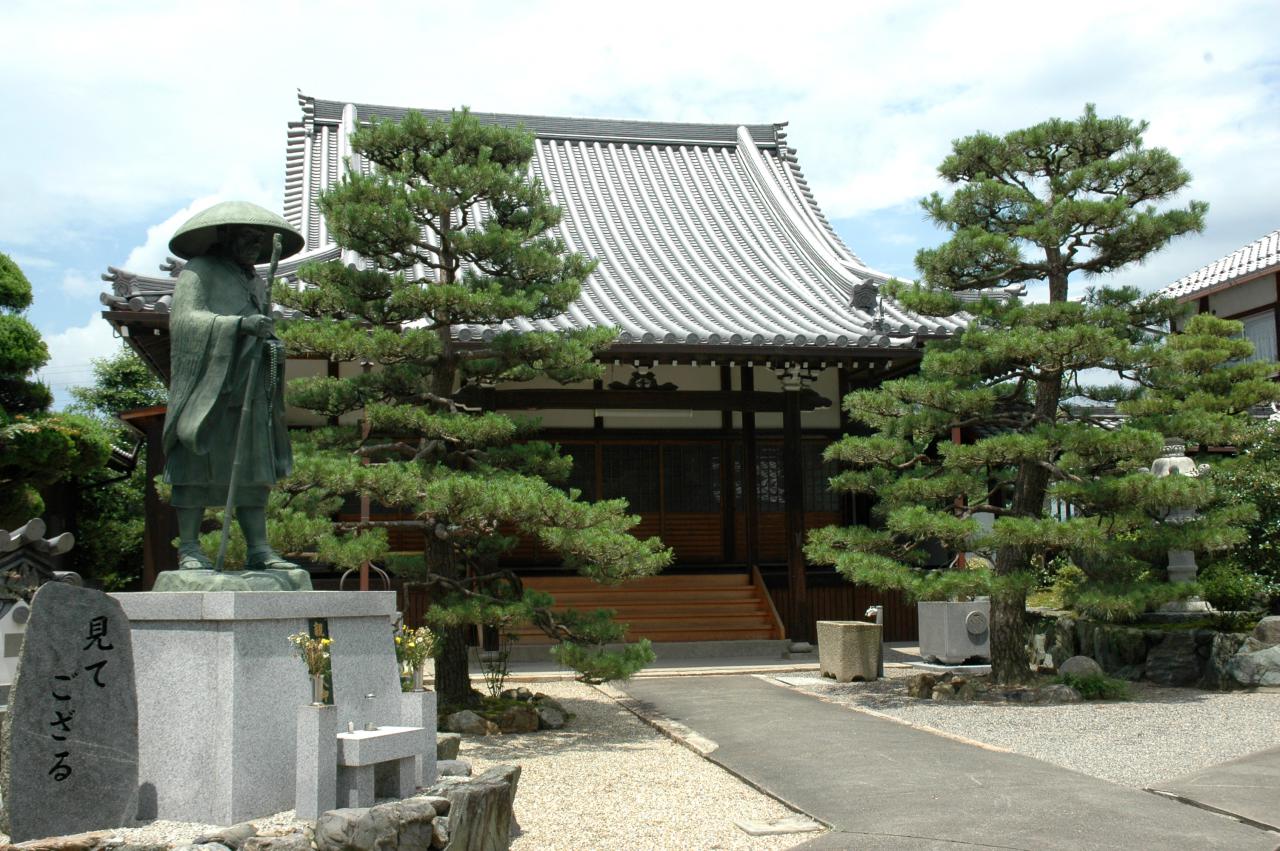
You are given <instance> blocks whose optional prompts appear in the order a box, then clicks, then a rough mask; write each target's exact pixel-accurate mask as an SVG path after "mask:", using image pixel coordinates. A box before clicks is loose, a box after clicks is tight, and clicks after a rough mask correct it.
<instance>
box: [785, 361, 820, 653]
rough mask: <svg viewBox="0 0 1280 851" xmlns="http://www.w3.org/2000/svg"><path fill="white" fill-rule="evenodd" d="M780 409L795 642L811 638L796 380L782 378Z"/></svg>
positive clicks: (791, 624)
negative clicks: (783, 392) (781, 406)
mask: <svg viewBox="0 0 1280 851" xmlns="http://www.w3.org/2000/svg"><path fill="white" fill-rule="evenodd" d="M782 389H783V390H784V391H786V396H785V402H784V407H783V409H782V489H783V498H784V500H785V502H786V505H787V513H786V534H787V588H788V590H789V592H790V597H791V607H790V608H791V612H790V617H789V618H788V621H789V623H788V624H787V633H788V634H789V635H790V636H792V638H794V639H795V640H797V641H812V640H813V638H814V636H813V623H812V622H811V619H810V617H809V590H808V587H807V583H806V582H805V575H804V572H805V561H804V454H803V446H802V444H801V441H800V382H799V380H798V379H797V380H794V381H789V380H784V381H783V384H782Z"/></svg>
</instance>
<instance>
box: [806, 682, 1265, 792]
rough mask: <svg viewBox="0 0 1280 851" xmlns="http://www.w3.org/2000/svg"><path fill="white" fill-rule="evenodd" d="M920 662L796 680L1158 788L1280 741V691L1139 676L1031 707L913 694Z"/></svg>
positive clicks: (918, 722)
mask: <svg viewBox="0 0 1280 851" xmlns="http://www.w3.org/2000/svg"><path fill="white" fill-rule="evenodd" d="M914 673H915V671H913V670H911V669H902V668H898V669H892V668H890V669H886V671H885V674H886V676H887V678H886V679H884V680H881V681H879V682H875V683H844V684H839V683H835V682H833V681H831V680H829V679H820V678H818V677H803V678H799V679H794V678H791V677H788V678H787V679H788V682H789V683H790V684H792V685H793V687H795V688H799V689H801V690H802V691H806V692H809V693H810V694H814V695H817V696H819V697H821V698H823V699H825V700H830V701H832V702H835V703H839V704H842V705H846V706H850V707H855V708H863V709H871V710H874V711H876V712H880V713H883V714H885V715H889V716H891V717H893V718H897V719H899V720H901V721H905V722H907V723H909V724H912V725H915V726H919V727H931V728H933V729H935V730H941V731H943V732H946V733H951V734H953V735H956V736H962V737H964V738H966V739H972V740H974V741H978V742H982V743H984V744H988V745H995V746H997V747H1001V748H1007V749H1008V750H1011V751H1014V752H1016V753H1020V754H1025V755H1027V756H1032V757H1035V758H1037V759H1042V760H1044V761H1045V762H1049V763H1052V764H1054V765H1060V766H1062V767H1064V768H1070V769H1072V770H1074V771H1079V772H1081V773H1082V774H1089V775H1092V776H1093V777H1100V778H1102V779H1104V780H1110V781H1113V782H1115V783H1122V784H1124V785H1126V786H1139V787H1143V786H1149V785H1151V784H1153V783H1156V782H1158V781H1164V780H1172V779H1173V778H1175V777H1179V776H1181V775H1183V774H1188V773H1190V772H1193V771H1198V770H1200V769H1202V768H1207V767H1208V766H1211V765H1216V764H1218V763H1221V762H1226V761H1227V760H1230V759H1235V758H1236V757H1241V756H1244V755H1246V754H1250V753H1253V752H1255V751H1260V750H1265V749H1267V748H1273V747H1277V746H1280V694H1277V693H1260V692H1259V693H1248V692H1226V693H1224V692H1210V691H1200V690H1198V689H1191V688H1164V687H1160V686H1155V685H1152V684H1150V683H1131V684H1130V685H1131V688H1130V695H1131V698H1132V699H1131V700H1128V701H1106V702H1095V703H1075V704H1057V705H1050V706H1024V705H1020V704H1001V703H974V704H965V703H958V702H947V703H934V702H933V701H931V700H917V699H915V698H910V697H907V694H906V678H907V677H908V676H910V675H912V674H914Z"/></svg>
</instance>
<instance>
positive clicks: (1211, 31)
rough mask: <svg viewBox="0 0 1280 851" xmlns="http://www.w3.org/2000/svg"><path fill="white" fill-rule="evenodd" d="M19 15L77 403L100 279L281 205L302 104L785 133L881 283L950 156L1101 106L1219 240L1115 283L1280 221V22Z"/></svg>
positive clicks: (897, 270)
mask: <svg viewBox="0 0 1280 851" xmlns="http://www.w3.org/2000/svg"><path fill="white" fill-rule="evenodd" d="M611 8H613V6H612V4H602V3H598V2H596V3H577V2H523V3H484V2H476V3H471V4H465V3H456V2H455V3H450V4H441V3H432V2H421V0H418V2H403V3H401V2H395V3H390V2H386V3H382V2H373V0H371V2H368V3H366V4H363V5H362V6H361V7H360V8H359V10H358V11H357V7H356V6H354V5H352V4H350V3H337V2H329V0H314V1H313V2H306V3H302V2H290V3H271V2H254V3H236V2H230V3H223V4H219V5H218V6H216V7H214V6H210V5H209V4H202V3H201V4H197V3H183V2H174V0H166V2H155V3H149V2H117V3H110V4H106V3H98V2H83V3H81V2H60V3H59V2H26V1H25V0H17V2H14V0H9V2H7V3H6V4H5V9H4V11H3V12H2V13H0V23H3V27H4V31H5V34H6V39H5V42H6V49H5V51H3V52H0V79H3V80H4V81H5V83H4V85H3V86H0V114H3V115H4V116H5V117H6V122H5V123H6V132H5V133H4V141H3V142H2V143H0V145H3V148H2V149H0V154H3V156H0V187H3V191H2V192H0V251H3V252H5V253H7V254H9V255H10V256H12V257H13V258H14V259H15V260H17V261H18V263H19V264H20V265H21V266H22V268H23V269H24V271H25V272H26V274H27V276H28V277H29V278H30V279H31V281H32V284H33V285H34V287H35V294H36V300H35V305H34V306H33V307H32V309H31V311H30V312H29V316H30V318H31V319H32V321H33V322H35V323H36V325H37V326H38V327H39V328H40V329H41V331H42V332H43V333H44V334H45V335H46V339H47V340H48V342H49V344H50V348H51V351H52V353H53V360H52V362H51V363H50V365H49V367H48V368H47V369H46V370H45V372H44V378H45V380H47V381H48V382H49V383H50V384H52V385H53V386H54V389H55V392H56V393H58V395H59V397H60V398H61V399H65V398H66V395H65V390H66V387H67V386H68V385H70V384H75V383H84V382H85V381H87V380H88V379H89V361H90V359H91V358H92V357H95V356H99V355H102V354H104V353H106V352H108V351H110V349H111V347H112V346H113V345H117V344H116V343H115V342H114V341H113V340H112V339H111V336H110V331H109V328H108V326H107V325H106V323H105V322H104V321H103V320H102V319H101V318H100V316H99V313H100V310H101V306H100V305H99V303H98V294H99V293H100V292H101V291H102V290H103V288H104V286H105V285H104V284H103V282H102V281H101V280H100V278H99V276H100V275H101V274H102V272H104V271H105V270H106V267H107V266H109V265H110V266H119V267H124V268H129V269H132V270H135V271H141V272H147V273H151V272H154V271H155V268H156V265H157V264H158V263H159V262H160V261H162V260H163V258H164V254H165V251H164V246H165V243H166V242H167V240H168V236H169V235H170V234H171V233H172V231H173V229H174V228H175V227H176V226H177V224H179V223H180V222H181V221H182V220H184V219H185V218H186V217H187V216H188V215H190V214H191V213H192V212H194V211H196V210H197V209H199V208H201V207H203V206H207V205H208V204H210V203H213V202H215V201H218V200H224V199H227V198H244V199H246V200H251V201H256V202H258V203H261V204H264V205H265V206H269V207H271V208H274V209H279V207H280V203H281V190H282V185H283V177H284V145H285V125H286V123H287V122H288V121H290V120H295V119H296V118H297V117H298V115H299V110H298V106H297V99H296V90H297V89H302V90H303V91H304V92H306V93H308V94H311V95H315V96H317V97H321V98H326V99H334V100H340V99H345V100H354V101H361V102H366V103H385V104H393V105H403V106H421V107H437V108H449V107H456V106H461V105H464V104H465V105H468V106H471V107H472V108H473V109H476V110H479V111H494V112H517V113H541V114H554V115H577V116H594V117H612V118H645V119H653V120H668V121H714V122H726V123H755V122H771V121H788V122H790V124H789V127H788V132H789V141H790V142H791V144H793V145H794V146H795V147H797V148H798V149H799V156H800V164H801V166H802V168H803V169H804V171H805V173H806V176H807V178H808V180H809V182H810V184H811V186H812V187H813V189H814V191H815V193H816V195H817V198H818V201H819V203H820V204H821V205H822V206H823V208H824V209H825V211H826V212H827V215H828V217H829V218H830V219H831V220H832V221H833V223H834V225H835V227H836V229H837V230H838V231H839V232H840V233H841V235H842V236H843V237H844V238H845V241H846V242H848V243H849V245H850V246H851V247H852V248H853V249H854V251H855V252H857V253H858V254H859V255H860V256H861V257H862V259H863V260H864V261H866V262H867V263H868V264H869V265H871V266H873V267H875V268H878V269H880V270H882V271H885V272H890V273H893V274H897V275H901V276H911V275H912V274H913V269H912V258H913V256H914V254H915V252H916V250H917V249H919V248H920V247H922V246H926V245H931V244H935V243H936V242H937V241H939V239H940V233H939V232H938V231H937V230H935V229H934V228H933V227H932V226H931V225H929V224H928V223H926V222H925V221H924V220H923V218H922V215H921V213H920V209H919V204H918V202H919V199H920V198H921V197H922V196H924V195H926V194H928V193H929V192H930V191H933V190H934V189H943V188H944V187H943V186H942V185H941V183H940V181H939V180H938V179H937V176H936V172H935V169H936V167H937V164H938V163H939V162H940V161H941V159H942V158H943V157H944V156H945V155H946V153H947V150H948V146H949V143H950V141H951V140H952V139H955V138H959V137H961V136H964V135H967V134H969V133H972V132H974V131H975V130H979V129H984V130H990V131H993V132H1004V131H1008V130H1011V129H1015V128H1017V127H1022V126H1026V125H1028V124H1032V123H1035V122H1038V121H1041V120H1044V119H1045V118H1048V117H1051V116H1062V117H1074V116H1077V115H1079V114H1080V112H1081V110H1082V108H1083V106H1084V104H1085V103H1086V102H1094V103H1096V104H1097V107H1098V110H1099V112H1100V113H1102V114H1104V115H1116V114H1120V115H1127V116H1130V117H1133V118H1141V119H1146V120H1147V121H1149V122H1150V129H1149V130H1148V132H1147V137H1146V138H1147V143H1148V145H1151V146H1156V145H1159V146H1163V147H1166V148H1168V149H1170V150H1171V151H1172V152H1173V153H1174V154H1176V155H1177V156H1179V157H1180V158H1181V159H1182V160H1183V162H1184V163H1185V165H1186V166H1187V168H1188V169H1189V170H1190V171H1191V172H1192V174H1193V176H1194V180H1193V183H1192V187H1191V190H1190V191H1189V192H1188V193H1186V196H1185V198H1184V199H1183V200H1184V201H1185V200H1186V199H1190V198H1198V199H1203V200H1206V201H1208V202H1209V203H1210V214H1209V221H1208V227H1207V229H1206V231H1205V233H1204V234H1202V235H1199V236H1194V237H1187V238H1184V239H1182V240H1180V241H1179V242H1177V243H1175V244H1174V245H1172V246H1170V247H1169V248H1168V249H1166V250H1165V251H1164V252H1162V253H1161V254H1160V255H1158V256H1156V257H1155V258H1152V259H1151V260H1150V261H1149V262H1148V263H1147V264H1145V265H1144V266H1142V267H1139V268H1136V269H1133V270H1129V271H1127V272H1126V273H1124V274H1123V275H1122V276H1121V277H1122V278H1123V280H1124V281H1126V282H1131V283H1135V284H1137V285H1139V286H1141V287H1143V288H1144V289H1154V288H1158V287H1160V286H1163V285H1165V284H1168V283H1171V282H1172V281H1174V280H1176V279H1177V278H1179V277H1181V276H1182V275H1184V274H1187V273H1188V272H1191V271H1193V270H1195V269H1197V268H1199V267H1200V266H1203V265H1205V264H1206V263H1209V262H1211V261H1213V260H1215V259H1217V258H1218V257H1220V256H1222V255H1223V254H1226V253H1229V252H1230V251H1233V250H1235V249H1236V248H1239V247H1240V246H1242V245H1245V244H1246V243H1249V242H1251V241H1253V240H1255V239H1257V238H1258V237H1260V236H1262V235H1263V234H1266V233H1268V232H1269V231H1271V230H1274V229H1275V228H1276V227H1280V203H1278V202H1277V199H1278V198H1280V165H1278V164H1277V152H1278V151H1280V51H1277V50H1276V46H1275V33H1276V32H1277V31H1278V30H1280V27H1277V24H1280V5H1278V4H1276V3H1275V2H1274V0H1270V2H1229V1H1228V2H1217V3H1213V4H1204V3H1182V2H1160V3H1139V2H1132V3H1120V4H1117V3H1114V2H1107V3H1095V2H1090V0H1083V2H1076V3H1072V4H1068V5H1054V6H1049V5H1047V4H1031V3H1025V2H1023V3H997V2H986V3H982V4H980V5H979V4H956V3H942V2H938V3H924V2H899V3H892V4H888V3H880V4H874V5H871V4H864V3H846V4H842V5H840V6H837V5H836V4H832V3H805V2H796V3H790V4H784V5H779V4H777V3H758V4H756V3H750V2H735V3H690V2H688V0H685V2H681V3H668V2H662V0H655V2H650V3H646V4H643V5H641V6H636V5H634V4H629V5H625V6H617V9H618V10H619V11H617V12H611V11H609V10H610V9H611Z"/></svg>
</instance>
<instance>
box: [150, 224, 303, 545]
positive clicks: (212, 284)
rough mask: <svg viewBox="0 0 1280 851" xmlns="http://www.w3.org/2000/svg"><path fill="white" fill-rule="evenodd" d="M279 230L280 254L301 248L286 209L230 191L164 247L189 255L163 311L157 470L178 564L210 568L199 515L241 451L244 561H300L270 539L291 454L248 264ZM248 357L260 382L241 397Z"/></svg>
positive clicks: (271, 347) (280, 378) (268, 331)
mask: <svg viewBox="0 0 1280 851" xmlns="http://www.w3.org/2000/svg"><path fill="white" fill-rule="evenodd" d="M275 235H279V236H280V238H281V242H282V249H281V253H280V256H283V257H288V256H290V255H292V254H296V253H297V252H299V251H300V250H302V247H303V243H304V241H303V238H302V235H301V234H299V233H298V232H297V231H296V230H294V229H293V228H292V227H291V226H290V225H289V223H288V222H286V221H285V220H284V219H283V218H281V217H280V216H277V215H275V214H274V213H271V212H269V211H267V210H264V209H263V208H261V207H258V206H256V205H254V204H249V203H245V202H240V201H231V202H226V203H222V204H218V205H216V206H214V207H211V208H209V209H208V210H205V211H204V212H202V213H199V214H197V215H196V216H194V217H192V218H191V220H190V221H188V222H187V223H186V224H184V225H183V226H182V227H181V228H179V229H178V231H177V233H175V234H174V235H173V239H172V240H170V242H169V250H170V251H171V252H172V253H173V254H175V255H177V256H178V257H181V258H183V259H185V260H187V261H188V263H187V265H186V267H185V268H184V269H183V271H182V274H181V275H179V277H178V280H177V284H176V286H175V288H174V296H173V307H172V312H171V315H170V320H169V337H170V344H169V345H170V364H171V369H172V379H171V382H170V386H169V410H168V414H167V415H166V416H165V422H164V450H165V453H166V459H167V460H166V463H165V469H164V475H165V480H166V481H167V482H169V483H170V484H171V485H172V486H173V495H172V497H171V502H172V504H173V507H174V509H175V510H176V511H177V514H178V534H179V547H178V567H179V568H180V569H182V570H209V569H212V568H213V564H212V562H211V561H210V560H209V558H208V557H207V556H206V555H205V554H204V552H203V551H202V550H201V549H200V543H199V534H200V521H201V518H202V517H203V515H204V509H205V508H206V507H208V506H223V505H226V504H227V497H228V489H229V486H230V482H231V478H232V469H233V467H234V466H235V461H236V458H237V453H239V459H240V471H239V473H238V474H237V477H238V478H237V485H236V491H235V494H234V499H233V500H232V504H233V505H234V506H235V517H236V520H237V522H239V524H240V531H241V532H242V533H243V535H244V538H245V543H246V545H247V547H248V552H247V557H246V560H245V568H246V569H248V570H264V569H284V570H288V569H293V568H296V567H297V566H296V565H294V564H292V563H290V562H288V561H286V560H285V559H284V558H282V557H281V556H280V555H279V554H278V553H276V552H275V551H274V550H272V549H271V547H270V546H269V545H268V543H267V521H266V505H267V494H268V492H269V491H270V489H271V486H272V485H273V484H274V483H275V482H276V481H278V480H279V479H281V478H283V477H284V476H286V475H288V474H289V471H290V470H291V469H292V466H293V453H292V451H291V449H290V447H289V433H288V430H287V429H286V427H285V419H284V386H283V385H284V365H285V357H284V352H283V351H282V347H281V344H280V341H279V340H277V339H276V338H275V336H274V334H273V330H274V329H273V325H272V320H271V317H270V305H269V304H268V303H267V300H268V298H269V294H268V293H267V291H266V286H265V284H264V282H263V280H262V279H261V278H259V277H258V276H257V275H256V274H255V272H254V264H255V263H264V262H266V261H267V260H268V259H269V258H270V257H271V254H272V237H273V236H275ZM273 271H274V270H273ZM255 369H256V370H258V371H259V372H258V375H257V377H256V379H255V380H254V382H253V384H254V385H255V388H256V390H255V392H254V393H253V394H252V395H251V396H250V397H249V398H248V399H246V389H247V388H248V387H249V384H250V380H249V379H250V372H251V371H252V370H255ZM246 405H247V406H248V411H247V413H246V415H245V416H244V417H243V418H242V416H241V414H242V411H243V409H244V407H245V406H246ZM242 419H243V427H242ZM223 522H224V523H230V522H231V521H230V518H229V517H228V518H224V521H223Z"/></svg>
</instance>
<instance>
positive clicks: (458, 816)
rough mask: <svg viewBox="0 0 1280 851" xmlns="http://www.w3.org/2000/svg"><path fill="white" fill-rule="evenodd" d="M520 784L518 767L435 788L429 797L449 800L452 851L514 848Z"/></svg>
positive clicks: (450, 780) (500, 767)
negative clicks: (435, 796)
mask: <svg viewBox="0 0 1280 851" xmlns="http://www.w3.org/2000/svg"><path fill="white" fill-rule="evenodd" d="M519 782H520V767H519V766H518V765H498V766H495V767H493V768H491V769H489V770H488V771H486V772H485V773H483V774H481V775H480V776H479V777H474V778H471V779H469V780H459V779H457V778H445V779H444V780H443V781H442V782H440V783H437V784H436V785H435V786H432V787H431V788H430V789H429V790H428V793H429V794H441V795H443V796H445V797H447V798H448V799H449V851H505V849H507V848H510V847H511V834H512V832H513V829H514V827H515V812H514V809H513V805H514V803H515V797H516V788H517V786H518V785H519ZM421 847H423V848H425V847H427V846H426V845H425V844H424V845H423V846H421ZM321 851H324V849H321ZM335 851H336V849H335Z"/></svg>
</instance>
